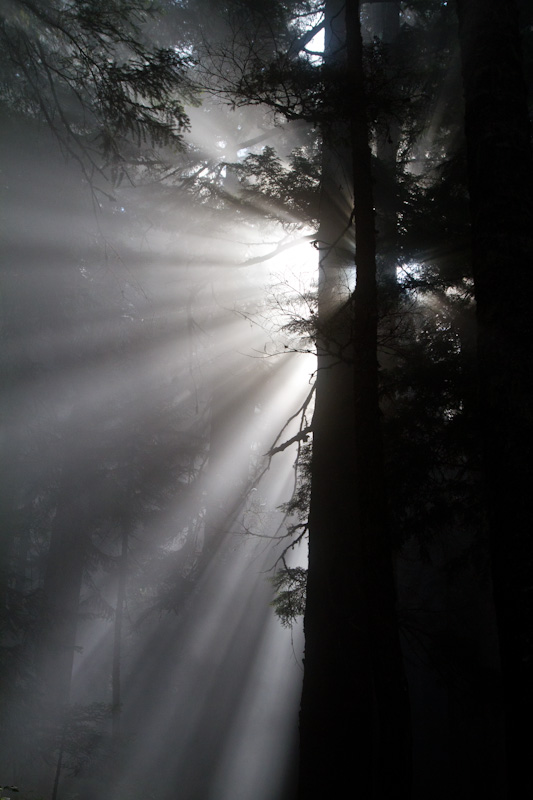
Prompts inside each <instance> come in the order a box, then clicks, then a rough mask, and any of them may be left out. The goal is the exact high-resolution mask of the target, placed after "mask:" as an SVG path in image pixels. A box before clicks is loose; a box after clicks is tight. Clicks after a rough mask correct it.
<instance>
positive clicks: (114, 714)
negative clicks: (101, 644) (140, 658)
mask: <svg viewBox="0 0 533 800" xmlns="http://www.w3.org/2000/svg"><path fill="white" fill-rule="evenodd" d="M129 526H130V519H129V515H126V518H125V519H124V520H123V522H122V531H121V537H120V560H119V572H118V588H117V607H116V611H115V628H114V632H113V633H114V635H113V665H112V669H111V697H112V700H111V709H112V711H111V729H112V735H113V738H114V739H118V737H119V736H120V718H121V713H122V694H121V662H122V628H123V623H124V605H125V602H126V583H127V579H128V542H129V534H130V530H129Z"/></svg>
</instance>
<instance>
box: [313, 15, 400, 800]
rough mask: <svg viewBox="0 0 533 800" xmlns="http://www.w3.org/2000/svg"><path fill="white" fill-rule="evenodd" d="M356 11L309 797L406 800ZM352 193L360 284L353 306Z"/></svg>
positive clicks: (316, 541) (341, 40)
mask: <svg viewBox="0 0 533 800" xmlns="http://www.w3.org/2000/svg"><path fill="white" fill-rule="evenodd" d="M358 6H359V4H358V3H357V2H348V3H347V4H346V3H345V2H343V0H329V2H327V3H326V28H325V30H326V43H325V62H326V66H327V67H328V68H329V69H330V70H331V78H332V80H333V81H336V82H337V85H338V86H339V85H340V86H341V87H343V89H344V102H345V113H344V115H343V118H341V119H340V121H336V122H335V123H333V124H332V125H331V126H324V128H323V147H324V156H323V176H322V188H321V225H320V231H319V236H318V244H319V253H320V267H319V268H320V276H319V326H320V329H319V341H318V374H317V387H316V405H315V414H314V418H313V461H312V483H311V487H312V488H311V509H310V519H309V528H310V530H309V571H308V585H307V602H306V612H305V618H304V630H305V664H304V682H303V691H302V702H301V710H300V783H299V797H300V799H301V800H303V799H304V798H309V797H310V796H315V795H322V796H324V797H326V796H327V797H341V796H343V795H345V794H346V788H347V786H350V787H351V789H350V790H352V789H353V791H355V792H357V793H359V795H360V796H361V797H365V798H383V799H384V798H390V797H391V796H394V797H408V796H409V772H410V770H409V757H408V755H407V752H408V750H409V746H408V741H409V735H408V724H407V723H406V720H407V718H408V706H407V695H406V690H405V683H404V681H403V677H402V676H403V669H402V663H401V653H400V647H399V638H398V631H397V626H396V617H395V592H394V583H393V573H392V558H391V553H390V543H389V539H388V535H387V524H386V511H385V499H384V484H383V458H382V449H381V431H380V420H379V415H380V412H379V405H378V365H377V290H376V264H375V230H374V225H375V222H374V209H373V197H372V181H371V173H370V166H371V156H370V146H369V136H368V126H367V121H366V113H365V107H364V92H363V87H364V81H363V74H362V43H361V34H360V26H359V7H358ZM352 171H353V175H352ZM352 178H353V185H354V186H353V188H352ZM352 191H354V198H355V209H354V212H353V213H354V217H355V222H356V278H357V284H356V290H355V293H354V294H353V296H352V298H351V299H350V298H349V293H348V292H347V288H346V279H345V274H346V268H347V267H348V264H349V261H350V260H351V264H352V269H353V257H354V256H353V242H352V241H350V240H351V239H352V237H353V229H352V227H351V223H352V208H353V201H352ZM343 293H344V298H343ZM387 776H391V777H390V779H389V778H387Z"/></svg>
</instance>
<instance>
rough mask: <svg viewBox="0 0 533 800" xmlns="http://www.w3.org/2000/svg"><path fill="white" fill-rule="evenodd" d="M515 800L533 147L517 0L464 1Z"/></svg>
mask: <svg viewBox="0 0 533 800" xmlns="http://www.w3.org/2000/svg"><path fill="white" fill-rule="evenodd" d="M457 7H458V12H459V35H460V44H461V58H462V71H463V84H464V95H465V130H466V139H467V154H468V181H469V191H470V202H471V215H472V260H473V271H474V284H475V294H476V301H477V320H478V363H479V386H480V406H481V417H482V420H481V421H482V431H483V437H484V462H485V479H486V507H487V517H488V526H489V533H490V540H491V551H492V552H491V555H492V574H493V584H494V597H495V604H496V614H497V621H498V630H499V637H500V652H501V662H502V671H503V702H504V707H505V716H506V738H507V761H508V764H507V769H508V795H507V796H508V797H512V798H514V797H519V796H521V797H522V796H523V797H529V796H531V795H532V794H533V773H532V772H531V765H530V760H531V753H532V752H533V729H532V727H531V717H532V714H533V637H532V635H531V632H532V631H533V537H532V536H531V530H532V525H533V520H532V513H531V499H530V494H531V478H530V474H531V453H532V452H533V416H532V414H531V394H530V391H531V380H532V375H533V315H532V313H531V298H532V296H533V155H532V150H531V138H530V126H529V120H528V113H527V95H526V87H525V84H524V78H523V69H522V60H521V45H520V37H519V28H518V17H517V10H516V5H515V3H514V2H512V0H457Z"/></svg>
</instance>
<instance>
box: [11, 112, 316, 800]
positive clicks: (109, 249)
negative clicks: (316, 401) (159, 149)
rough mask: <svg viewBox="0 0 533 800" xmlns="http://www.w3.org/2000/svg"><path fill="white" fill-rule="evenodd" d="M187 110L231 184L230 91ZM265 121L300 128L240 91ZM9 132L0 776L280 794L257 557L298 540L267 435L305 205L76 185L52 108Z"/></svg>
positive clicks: (283, 762)
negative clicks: (298, 217) (277, 119)
mask: <svg viewBox="0 0 533 800" xmlns="http://www.w3.org/2000/svg"><path fill="white" fill-rule="evenodd" d="M191 115H192V127H191V132H190V133H189V134H188V138H187V148H188V153H190V152H191V150H193V151H195V153H196V162H197V163H198V162H202V160H203V161H204V163H205V165H206V166H205V169H206V170H210V172H209V174H208V175H207V178H208V180H218V181H219V183H220V182H222V183H223V182H224V180H226V184H227V186H226V189H227V187H228V186H229V189H230V190H231V181H230V180H229V177H227V178H225V177H224V175H223V174H222V173H221V172H220V170H218V172H217V165H218V164H220V163H221V162H222V161H223V159H224V158H225V155H227V148H226V145H225V144H224V141H223V139H222V138H221V137H223V136H224V130H223V128H224V126H227V128H228V131H227V136H226V140H227V141H229V137H230V134H231V135H232V136H233V138H234V140H235V135H236V134H235V130H236V126H235V123H236V119H235V115H234V116H233V117H232V115H231V113H230V112H229V111H228V110H227V109H225V108H223V107H221V106H217V105H216V104H215V105H213V106H211V107H209V105H207V107H204V108H202V109H191ZM244 125H246V126H247V130H246V132H244V130H242V129H243V126H244ZM269 129H271V130H272V132H273V135H274V136H275V137H276V138H277V140H278V143H279V141H280V138H283V136H285V137H286V138H289V139H290V143H289V144H288V145H287V146H289V145H290V146H292V145H293V144H294V141H295V139H296V137H297V132H296V133H294V134H292V133H291V134H290V136H289V135H288V134H287V133H283V131H280V130H279V129H276V128H274V127H273V126H272V120H271V119H268V118H267V117H265V116H264V113H263V112H262V111H260V112H257V111H256V112H255V113H253V114H252V113H251V114H250V116H249V118H247V119H246V120H245V118H244V117H243V115H242V114H240V117H239V120H238V125H237V130H242V133H240V134H239V135H240V136H241V137H242V139H249V138H250V137H253V136H257V135H261V136H263V135H265V131H267V130H269ZM235 146H237V145H235ZM260 149H261V148H260V147H259V150H258V151H260ZM2 150H3V159H2V182H3V198H4V200H3V220H2V226H3V231H2V233H3V256H2V260H3V274H4V278H3V325H4V331H3V334H4V336H3V338H4V343H5V344H4V352H3V364H4V365H3V372H4V376H5V379H6V380H5V385H4V391H3V415H4V422H5V424H4V434H3V438H4V440H3V445H2V446H3V449H4V453H5V455H6V459H5V463H6V465H7V469H6V473H5V476H4V480H3V482H4V485H3V490H2V491H3V495H4V501H5V502H4V508H5V515H4V519H5V523H6V528H5V533H4V548H5V549H4V553H6V554H8V553H9V552H10V547H11V546H14V547H15V555H14V556H12V557H11V558H12V566H11V568H10V571H9V576H8V583H9V591H10V612H11V614H12V615H13V619H15V620H16V621H15V622H13V624H12V629H11V630H10V632H9V633H8V634H7V638H6V644H7V648H8V650H9V657H10V658H11V660H12V667H13V668H12V670H10V669H7V671H6V676H7V679H8V680H10V679H11V678H10V676H12V678H13V679H12V682H11V684H10V685H9V690H8V692H7V693H6V696H5V699H4V706H5V707H4V712H5V714H6V718H7V720H8V728H7V729H6V728H4V730H3V732H2V747H1V750H2V755H1V756H0V763H1V781H2V782H3V783H4V785H7V784H9V785H11V784H16V785H17V786H18V788H19V790H20V791H21V792H22V793H23V795H24V796H28V797H43V798H49V797H61V798H68V797H81V798H89V797H91V798H94V797H95V796H99V797H109V798H114V800H119V798H134V797H139V798H141V797H143V798H150V797H153V798H156V797H157V798H158V800H163V798H176V797H179V798H180V800H200V799H201V800H208V799H209V798H212V799H213V800H226V799H227V800H230V798H231V800H239V798H242V800H248V799H249V798H251V797H253V798H254V799H255V800H274V798H276V800H279V798H283V797H285V796H287V797H288V796H290V792H291V791H292V787H293V782H294V771H295V766H294V765H295V758H294V752H295V751H294V748H295V743H296V732H297V715H298V703H299V695H300V685H301V677H302V658H301V653H302V634H301V630H300V627H299V624H298V623H296V625H295V627H293V628H292V629H288V628H284V627H283V626H282V625H281V623H280V621H279V620H278V619H277V617H276V615H275V613H274V609H273V608H272V607H271V601H272V599H273V596H274V590H273V587H272V584H271V582H270V578H271V577H272V576H273V575H274V574H275V572H276V570H277V569H278V567H279V565H280V561H279V559H280V558H281V557H284V558H286V559H287V560H288V562H289V563H292V564H304V563H305V558H306V552H305V547H304V546H303V545H302V546H300V547H297V548H293V549H291V548H289V545H290V542H291V539H290V538H288V537H287V527H288V525H289V524H290V523H291V519H290V517H287V514H286V513H284V511H283V510H282V509H280V506H282V505H283V504H284V503H286V502H287V501H288V500H289V499H290V497H291V494H292V492H293V490H294V481H295V472H294V466H293V465H294V457H295V452H296V447H295V445H292V446H291V447H287V448H286V449H285V450H283V452H279V453H277V454H276V455H274V456H272V457H270V458H269V457H267V456H266V454H267V452H268V451H269V449H270V448H271V447H272V446H273V445H274V444H276V443H277V445H279V444H280V443H283V442H284V441H286V440H287V439H290V438H291V436H294V435H295V433H297V431H298V429H299V426H300V424H301V414H299V413H298V411H299V409H300V407H301V405H302V403H303V402H304V400H305V398H306V397H307V396H308V394H309V391H310V385H311V383H312V375H313V371H314V368H315V364H314V356H312V355H310V354H308V353H305V352H303V353H302V352H297V351H301V350H304V351H305V350H306V347H305V346H304V345H302V343H301V336H300V334H299V333H294V331H293V332H290V331H287V330H284V325H286V324H287V323H288V322H290V321H291V319H292V315H293V314H297V313H298V307H299V304H300V303H301V295H302V293H304V292H307V291H308V290H309V289H310V286H311V283H310V282H311V280H312V278H311V275H312V273H313V272H314V269H315V251H314V250H313V248H312V246H311V245H310V244H309V242H308V241H305V240H303V239H302V242H301V243H298V240H299V239H301V238H302V237H303V236H305V233H306V232H305V231H304V232H302V230H301V226H300V229H297V226H293V229H292V231H289V233H287V229H285V230H283V229H282V227H281V226H280V225H279V224H275V223H273V222H272V221H270V222H268V220H265V221H263V222H261V220H260V217H259V214H257V213H255V212H253V213H250V212H249V211H248V212H245V211H243V212H241V213H240V214H230V213H227V212H225V211H224V208H223V204H222V202H221V201H218V200H217V199H216V197H215V198H209V197H204V196H203V195H202V192H203V190H202V189H198V188H197V189H196V190H195V191H194V192H191V191H188V189H187V187H186V186H184V185H183V182H182V185H181V187H180V186H179V185H173V184H172V183H170V182H169V183H167V184H160V185H158V184H157V183H154V182H152V181H149V180H146V181H143V180H140V181H138V182H137V183H136V185H132V184H128V183H127V182H124V183H123V185H122V186H120V187H115V188H113V189H112V192H111V190H110V187H109V186H108V185H102V184H101V182H99V179H95V181H94V183H93V184H89V183H88V182H87V180H86V179H85V178H84V176H83V174H82V172H81V171H80V169H79V165H78V164H77V163H76V161H75V160H74V159H68V158H65V156H64V154H62V153H61V152H60V148H58V146H57V142H56V141H55V139H54V137H53V136H52V135H51V133H50V132H49V131H47V130H46V129H44V128H43V127H42V126H35V127H34V128H33V127H32V126H31V125H27V126H26V127H22V126H21V127H16V126H11V127H10V126H9V125H8V126H6V129H5V131H4V145H3V148H2ZM249 152H252V151H250V150H244V151H243V153H242V154H241V156H245V155H246V154H248V153H249ZM187 157H189V156H187V153H185V154H176V155H175V158H176V162H175V168H176V169H177V170H181V169H183V170H184V171H185V173H186V165H187ZM214 175H218V178H216V177H213V176H214ZM177 183H178V184H179V181H178V182H177ZM102 190H105V194H104V192H103V191H102ZM292 240H294V242H293V241H292ZM281 241H283V242H284V243H285V244H286V245H287V244H290V245H291V246H287V248H286V249H282V250H280V253H279V254H278V255H276V256H275V257H273V253H274V251H275V249H276V248H277V246H278V244H279V243H280V242H281ZM265 255H266V256H268V257H267V258H266V259H265V260H263V256H265ZM280 296H282V297H283V300H280ZM283 308H289V313H286V312H284V311H283V310H282V309H283ZM291 418H293V419H292V421H290V423H289V425H288V426H287V427H286V423H287V421H288V420H290V419H291ZM280 434H281V437H280ZM292 522H294V520H292ZM287 548H289V549H287ZM43 600H44V604H43V602H42V601H43ZM58 709H59V711H58ZM6 791H7V790H6Z"/></svg>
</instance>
